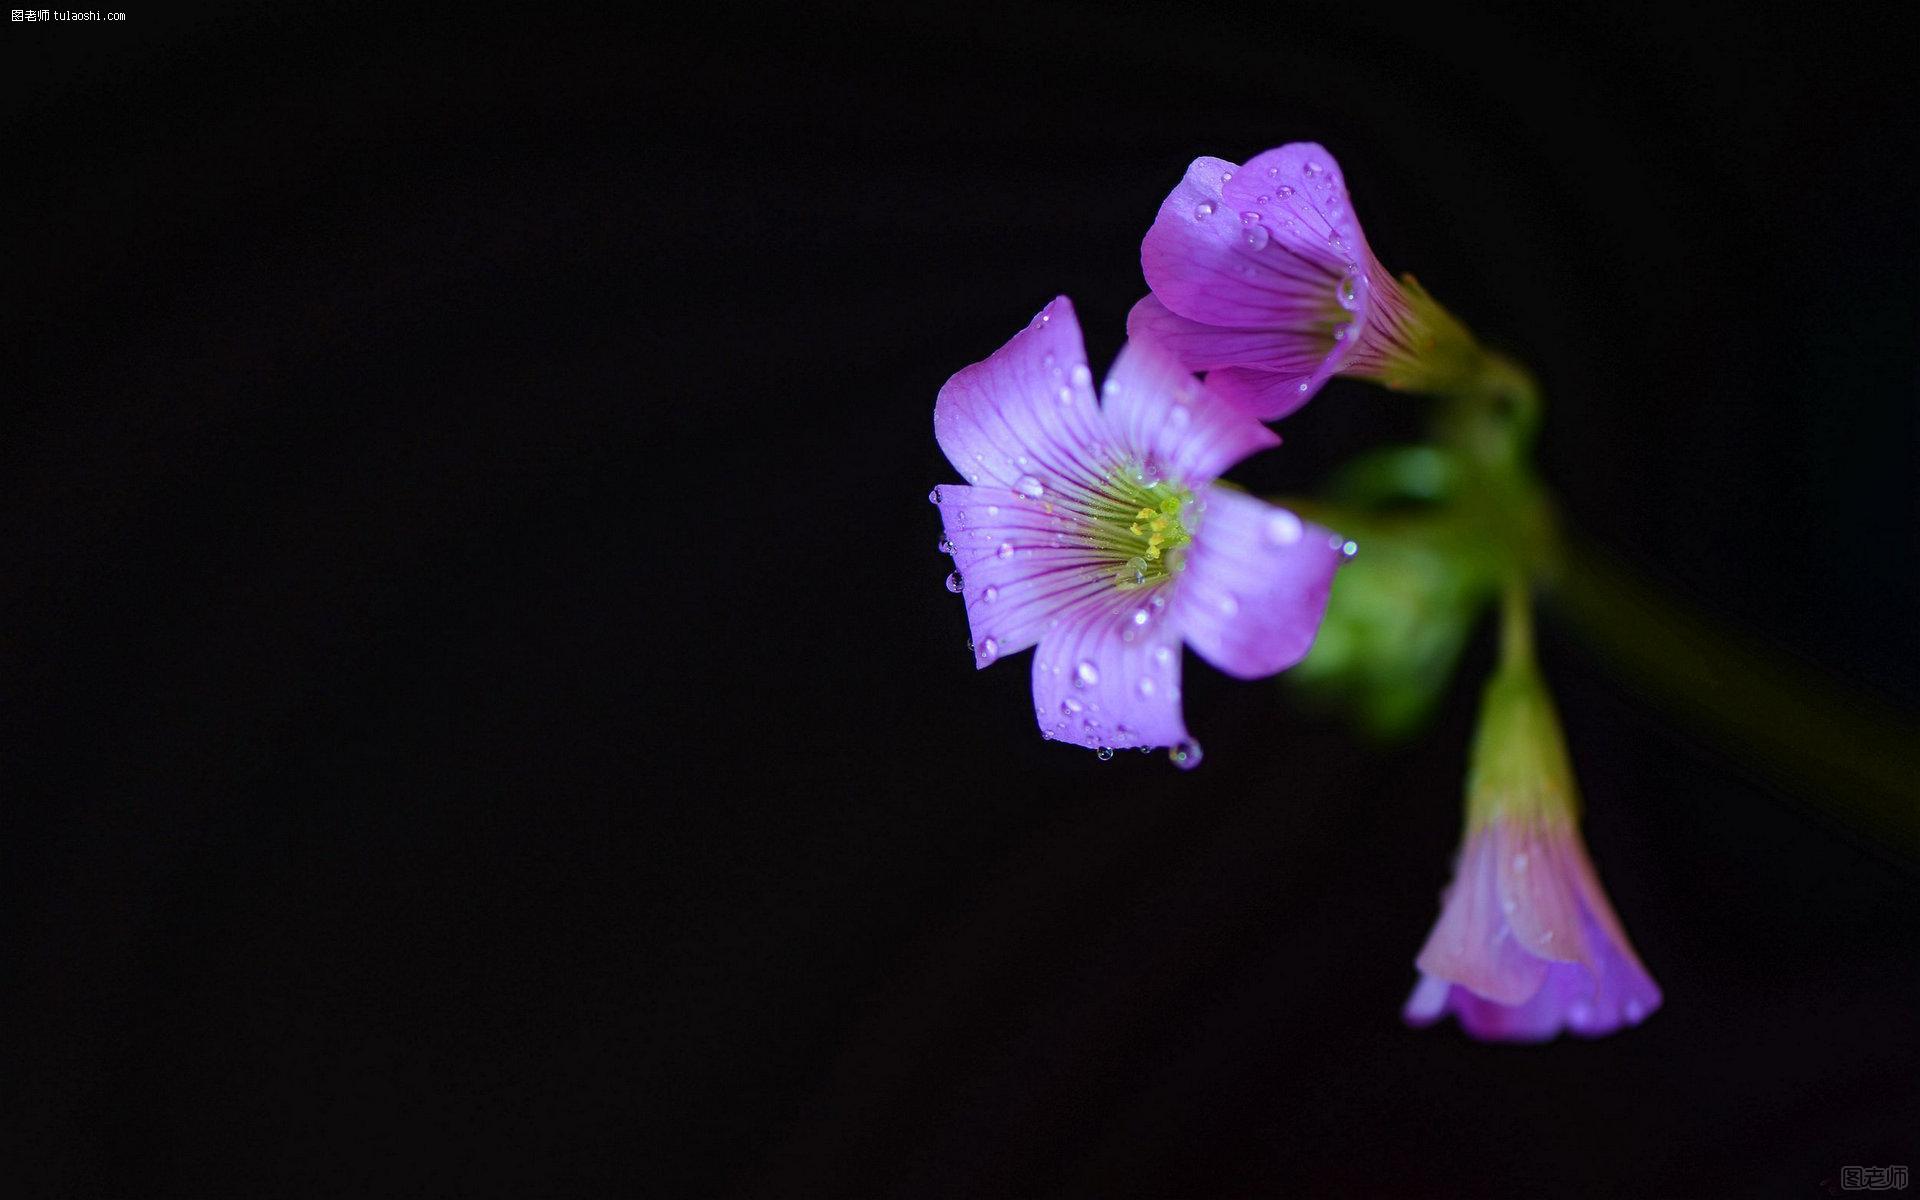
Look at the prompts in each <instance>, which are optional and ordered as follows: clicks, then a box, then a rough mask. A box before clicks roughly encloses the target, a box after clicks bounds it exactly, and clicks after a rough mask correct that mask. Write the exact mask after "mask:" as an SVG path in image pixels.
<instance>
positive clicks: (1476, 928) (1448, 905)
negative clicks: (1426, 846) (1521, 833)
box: [1414, 830, 1547, 1005]
mask: <svg viewBox="0 0 1920 1200" xmlns="http://www.w3.org/2000/svg"><path fill="white" fill-rule="evenodd" d="M1498 853H1499V847H1498V846H1497V845H1496V843H1495V839H1494V838H1493V837H1491V836H1489V835H1488V834H1487V833H1486V831H1484V830H1482V831H1480V832H1479V833H1476V834H1474V835H1473V836H1470V837H1469V838H1468V839H1467V844H1466V846H1465V847H1463V848H1462V850H1461V852H1460V864H1459V866H1458V867H1457V868H1456V869H1455V871H1454V877H1453V883H1452V884H1451V885H1450V886H1449V887H1448V888H1447V896H1446V900H1445V901H1444V902H1443V906H1442V908H1441V911H1440V920H1439V921H1438V922H1437V923H1436V924H1435V925H1434V927H1433V932H1432V933H1431V934H1429V935H1428V936H1427V944H1426V945H1425V946H1422V947H1421V948H1420V955H1419V957H1418V958H1416V959H1415V960H1414V962H1415V964H1416V965H1418V966H1419V968H1420V969H1421V970H1422V971H1424V972H1426V973H1427V974H1429V975H1437V976H1439V977H1440V978H1442V979H1445V980H1447V981H1449V982H1451V983H1457V984H1459V985H1461V986H1462V987H1464V988H1467V989H1469V990H1471V991H1473V992H1475V993H1477V994H1479V995H1480V996H1483V997H1485V998H1486V999H1489V1000H1492V1001H1494V1002H1496V1003H1499V1004H1505V1005H1514V1004H1522V1003H1524V1002H1526V1001H1527V1000H1530V999H1532V998H1533V996H1534V994H1535V993H1536V992H1538V991H1539V990H1540V985H1541V984H1542V983H1544V982H1545V981H1546V978H1547V963H1546V960H1544V959H1541V958H1538V957H1536V956H1534V955H1532V954H1529V953H1527V951H1526V950H1525V949H1524V948H1523V947H1521V946H1520V945H1519V944H1518V943H1517V942H1515V941H1514V940H1513V932H1512V930H1511V929H1509V928H1508V927H1507V918H1506V914H1505V913H1504V912H1502V911H1501V908H1500V892H1499V886H1498V882H1497V880H1498V876H1499V863H1498V861H1497V858H1496V856H1497V854H1498Z"/></svg>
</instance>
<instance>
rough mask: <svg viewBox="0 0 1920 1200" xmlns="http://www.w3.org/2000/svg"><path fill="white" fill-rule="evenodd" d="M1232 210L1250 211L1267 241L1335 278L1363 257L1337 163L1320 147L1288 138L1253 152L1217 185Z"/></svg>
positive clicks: (1363, 246)
mask: <svg viewBox="0 0 1920 1200" xmlns="http://www.w3.org/2000/svg"><path fill="white" fill-rule="evenodd" d="M1221 199H1222V202H1223V203H1225V204H1226V205H1227V207H1228V208H1230V209H1232V210H1233V211H1234V212H1235V213H1255V214H1257V215H1258V216H1259V218H1260V222H1259V223H1260V224H1263V225H1265V226H1266V227H1267V233H1268V234H1269V236H1270V238H1271V245H1273V246H1277V247H1280V248H1281V249H1283V250H1284V251H1285V252H1286V253H1287V254H1288V255H1290V256H1292V257H1293V258H1295V259H1297V260H1299V261H1300V262H1302V263H1303V264H1311V265H1312V266H1314V267H1317V268H1318V269H1319V271H1320V272H1321V273H1322V274H1323V275H1324V276H1325V277H1327V278H1329V279H1332V280H1336V281H1337V280H1339V279H1340V278H1341V277H1342V276H1343V275H1345V274H1346V273H1348V272H1349V271H1351V270H1353V268H1354V267H1355V266H1357V265H1359V264H1360V263H1361V262H1363V261H1364V259H1365V258H1366V245H1367V242H1366V238H1365V237H1364V236H1363V235H1362V234H1361V232H1360V223H1359V221H1357V220H1356V219H1355V218H1354V215H1353V207H1352V205H1351V204H1350V203H1349V201H1348V199H1347V181H1346V179H1345V178H1344V177H1343V176H1342V175H1341V173H1340V164H1339V163H1337V162H1335V161H1334V159H1333V155H1331V154H1328V153H1327V149H1326V147H1325V146H1321V145H1319V144H1317V143H1314V142H1291V143H1288V144H1287V145H1285V146H1281V147H1279V148H1278V149H1274V150H1268V151H1266V152H1264V153H1261V154H1256V155H1254V156H1253V157H1252V158H1251V159H1249V160H1247V163H1246V165H1245V166H1243V167H1241V168H1240V170H1238V171H1236V172H1235V173H1234V176H1233V178H1232V179H1231V180H1229V181H1228V182H1227V183H1226V184H1225V185H1223V187H1222V197H1221Z"/></svg>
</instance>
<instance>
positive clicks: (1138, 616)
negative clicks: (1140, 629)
mask: <svg viewBox="0 0 1920 1200" xmlns="http://www.w3.org/2000/svg"><path fill="white" fill-rule="evenodd" d="M1133 623H1134V624H1135V625H1145V624H1146V623H1147V610H1146V609H1144V608H1136V609H1134V610H1133Z"/></svg>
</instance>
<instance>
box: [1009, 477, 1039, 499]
mask: <svg viewBox="0 0 1920 1200" xmlns="http://www.w3.org/2000/svg"><path fill="white" fill-rule="evenodd" d="M1013 490H1014V491H1016V492H1019V493H1020V494H1021V495H1022V496H1025V497H1027V498H1028V499H1036V498H1038V497H1039V495H1040V494H1041V493H1042V492H1044V491H1046V490H1047V489H1046V486H1045V485H1044V484H1042V483H1041V482H1040V481H1039V480H1038V479H1035V478H1034V477H1033V476H1031V475H1022V476H1021V477H1020V478H1018V479H1016V480H1014V481H1013Z"/></svg>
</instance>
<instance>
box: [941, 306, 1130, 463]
mask: <svg viewBox="0 0 1920 1200" xmlns="http://www.w3.org/2000/svg"><path fill="white" fill-rule="evenodd" d="M933 433H934V438H935V440H937V441H938V442H939V443H940V449H941V450H943V451H944V452H945V453H946V456H947V461H949V462H951V463H952V464H953V465H954V468H955V469H956V470H958V471H959V472H960V474H961V476H962V477H963V478H965V479H966V481H967V482H968V483H972V484H978V485H981V486H987V487H991V486H995V485H997V486H1000V487H1005V488H1012V489H1013V490H1015V491H1017V492H1020V493H1022V494H1024V495H1027V496H1039V495H1041V494H1043V493H1044V492H1046V491H1066V492H1069V493H1077V492H1080V491H1083V490H1085V489H1088V488H1092V487H1096V486H1098V485H1099V483H1100V481H1101V480H1102V479H1103V478H1104V477H1105V474H1106V471H1107V469H1108V468H1110V466H1111V464H1112V463H1113V461H1114V459H1115V454H1114V451H1113V448H1112V439H1110V438H1109V437H1108V436H1107V428H1106V423H1105V421H1104V420H1103V419H1102V417H1101V414H1100V410H1099V407H1098V405H1097V404H1096V403H1095V402H1094V394H1093V375H1092V373H1091V372H1090V371H1089V370H1088V369H1087V352H1086V348H1085V346H1084V345H1083V344H1082V342H1081V337H1080V324H1079V322H1078V320H1077V319H1076V318H1075V316H1074V312H1073V304H1072V302H1071V301H1069V300H1068V299H1067V298H1066V297H1065V296H1061V297H1059V298H1058V299H1056V300H1054V302H1053V303H1051V304H1049V305H1047V307H1046V308H1044V309H1042V310H1041V311H1040V313H1039V314H1038V315H1037V316H1035V317H1034V319H1033V320H1032V321H1031V322H1030V323H1029V324H1028V325H1027V327H1026V328H1025V329H1023V330H1021V331H1020V332H1019V333H1017V334H1015V335H1014V336H1013V338H1012V340H1011V341H1009V342H1007V344H1006V345H1004V346H1002V347H1000V349H998V350H996V351H994V352H993V353H992V354H990V355H988V356H987V357H986V358H985V359H984V360H982V361H980V362H977V363H975V364H973V365H972V366H970V367H967V368H965V369H964V370H961V371H959V372H958V373H956V374H955V375H954V376H953V377H952V378H951V379H949V380H947V382H946V386H944V387H942V388H941V389H940V396H939V399H938V400H936V401H935V402H934V408H933Z"/></svg>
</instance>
